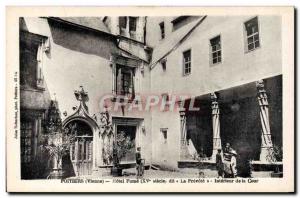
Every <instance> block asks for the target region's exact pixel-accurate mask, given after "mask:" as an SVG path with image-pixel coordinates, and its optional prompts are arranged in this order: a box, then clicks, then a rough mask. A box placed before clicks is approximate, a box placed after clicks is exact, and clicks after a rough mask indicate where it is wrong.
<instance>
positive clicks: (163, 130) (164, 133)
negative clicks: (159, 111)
mask: <svg viewBox="0 0 300 198" xmlns="http://www.w3.org/2000/svg"><path fill="white" fill-rule="evenodd" d="M160 131H161V133H162V138H163V143H165V144H166V143H167V140H168V129H167V128H161V129H160Z"/></svg>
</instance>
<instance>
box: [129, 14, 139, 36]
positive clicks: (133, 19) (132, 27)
mask: <svg viewBox="0 0 300 198" xmlns="http://www.w3.org/2000/svg"><path fill="white" fill-rule="evenodd" d="M136 21H137V17H129V31H134V32H135V31H136Z"/></svg>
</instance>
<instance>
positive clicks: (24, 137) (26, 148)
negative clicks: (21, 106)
mask: <svg viewBox="0 0 300 198" xmlns="http://www.w3.org/2000/svg"><path fill="white" fill-rule="evenodd" d="M32 132H33V122H32V121H22V122H21V163H25V164H27V163H30V162H31V161H32V153H33V150H32V146H33V144H32Z"/></svg>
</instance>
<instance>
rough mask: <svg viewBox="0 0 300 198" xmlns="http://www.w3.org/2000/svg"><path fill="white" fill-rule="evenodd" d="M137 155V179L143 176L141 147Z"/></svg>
mask: <svg viewBox="0 0 300 198" xmlns="http://www.w3.org/2000/svg"><path fill="white" fill-rule="evenodd" d="M136 150H137V151H136V153H135V160H136V170H137V177H139V176H142V175H143V170H142V169H143V164H142V155H141V147H137V149H136Z"/></svg>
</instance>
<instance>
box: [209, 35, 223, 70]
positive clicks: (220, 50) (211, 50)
mask: <svg viewBox="0 0 300 198" xmlns="http://www.w3.org/2000/svg"><path fill="white" fill-rule="evenodd" d="M218 37H219V38H220V49H218V50H213V46H212V40H214V39H216V38H218ZM214 46H215V45H214ZM218 52H220V56H218V55H217V62H215V63H214V62H213V59H214V58H213V54H214V53H218ZM219 58H220V61H219ZM223 58H224V57H223V49H222V36H221V34H218V35H216V36H213V37H212V38H211V39H209V64H210V66H215V65H218V64H221V63H222V62H223Z"/></svg>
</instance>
